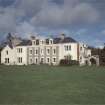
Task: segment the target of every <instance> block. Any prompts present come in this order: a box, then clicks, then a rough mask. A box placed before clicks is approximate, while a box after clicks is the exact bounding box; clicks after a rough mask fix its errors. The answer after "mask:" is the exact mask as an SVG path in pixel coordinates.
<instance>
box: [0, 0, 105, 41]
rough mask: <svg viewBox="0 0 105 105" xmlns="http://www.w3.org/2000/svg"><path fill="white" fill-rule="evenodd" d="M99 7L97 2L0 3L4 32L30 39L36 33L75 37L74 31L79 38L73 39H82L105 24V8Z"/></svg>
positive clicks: (14, 0)
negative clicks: (91, 29) (93, 28)
mask: <svg viewBox="0 0 105 105" xmlns="http://www.w3.org/2000/svg"><path fill="white" fill-rule="evenodd" d="M93 1H94V2H93ZM101 2H102V1H101ZM98 4H99V1H98V2H96V0H0V32H2V33H3V32H6V33H8V32H13V33H14V32H16V33H19V35H20V36H21V35H22V36H23V37H28V35H29V34H32V33H33V34H34V33H35V34H37V33H41V34H58V33H62V32H64V33H67V34H70V35H71V32H72V31H73V32H74V34H76V35H77V36H76V35H74V34H73V35H71V36H75V37H76V38H77V39H78V38H79V37H80V36H81V35H82V34H85V33H88V32H87V31H89V29H88V28H90V27H92V26H93V27H95V26H96V24H98V22H99V23H100V24H101V23H102V24H103V23H105V22H102V17H104V15H105V14H104V12H101V11H103V10H105V7H104V6H102V5H98ZM101 4H102V3H101ZM103 4H104V1H103ZM100 8H102V9H100ZM98 25H99V24H98ZM98 25H97V26H98ZM75 28H77V30H76V29H75ZM78 34H79V35H78ZM92 34H93V33H92ZM88 36H89V35H87V34H86V35H84V36H82V37H83V38H81V37H80V39H81V40H85V38H87V37H88ZM94 38H95V37H94ZM94 40H95V39H94Z"/></svg>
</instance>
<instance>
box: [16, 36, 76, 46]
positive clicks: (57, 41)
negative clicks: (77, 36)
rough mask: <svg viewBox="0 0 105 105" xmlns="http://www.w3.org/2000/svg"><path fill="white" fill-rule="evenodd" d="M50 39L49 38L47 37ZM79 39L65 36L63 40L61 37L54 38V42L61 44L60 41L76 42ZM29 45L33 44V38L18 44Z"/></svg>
mask: <svg viewBox="0 0 105 105" xmlns="http://www.w3.org/2000/svg"><path fill="white" fill-rule="evenodd" d="M46 40H48V39H46ZM76 42H77V41H76V40H74V39H73V38H71V37H65V38H64V39H63V40H62V39H61V38H53V43H54V44H59V43H76ZM28 45H32V42H31V40H22V42H21V43H20V44H18V45H17V46H28Z"/></svg>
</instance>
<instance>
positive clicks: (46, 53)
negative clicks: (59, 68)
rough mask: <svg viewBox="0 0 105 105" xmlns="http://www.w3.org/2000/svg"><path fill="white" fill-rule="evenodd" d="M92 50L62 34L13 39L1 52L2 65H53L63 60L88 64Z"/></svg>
mask: <svg viewBox="0 0 105 105" xmlns="http://www.w3.org/2000/svg"><path fill="white" fill-rule="evenodd" d="M89 56H91V50H90V49H89V48H88V46H87V45H86V44H83V43H79V42H77V41H76V40H74V39H73V38H71V37H67V36H66V35H64V34H62V35H60V36H59V37H56V38H41V37H35V36H31V38H30V39H29V40H26V39H22V40H21V39H19V38H16V37H12V38H11V40H10V41H9V42H7V44H6V45H5V46H4V48H3V49H2V51H1V63H2V64H5V65H29V64H49V65H51V64H53V65H58V64H59V63H60V60H61V59H67V58H68V57H70V59H71V60H76V61H79V63H80V65H84V64H85V63H86V60H87V58H88V57H89Z"/></svg>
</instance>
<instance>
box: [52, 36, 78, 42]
mask: <svg viewBox="0 0 105 105" xmlns="http://www.w3.org/2000/svg"><path fill="white" fill-rule="evenodd" d="M70 42H71V43H76V42H77V41H76V40H74V39H73V38H71V37H65V38H64V39H63V40H62V39H61V38H53V43H54V44H58V43H70Z"/></svg>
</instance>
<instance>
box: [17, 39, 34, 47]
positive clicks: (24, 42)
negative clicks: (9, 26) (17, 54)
mask: <svg viewBox="0 0 105 105" xmlns="http://www.w3.org/2000/svg"><path fill="white" fill-rule="evenodd" d="M28 45H32V42H31V40H22V42H21V43H20V44H18V45H17V46H28Z"/></svg>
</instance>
